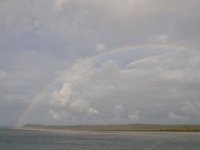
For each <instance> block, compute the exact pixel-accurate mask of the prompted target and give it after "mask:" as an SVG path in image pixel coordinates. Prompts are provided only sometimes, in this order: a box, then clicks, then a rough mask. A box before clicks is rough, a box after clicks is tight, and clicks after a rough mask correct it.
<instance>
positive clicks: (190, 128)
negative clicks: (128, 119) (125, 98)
mask: <svg viewBox="0 0 200 150" xmlns="http://www.w3.org/2000/svg"><path fill="white" fill-rule="evenodd" d="M22 128H23V129H36V130H37V129H38V130H83V131H84V130H85V131H128V132H131V131H133V132H151V131H152V132H155V131H157V132H200V125H183V124H170V125H160V124H126V125H73V126H57V125H41V124H27V125H24V126H23V127H22Z"/></svg>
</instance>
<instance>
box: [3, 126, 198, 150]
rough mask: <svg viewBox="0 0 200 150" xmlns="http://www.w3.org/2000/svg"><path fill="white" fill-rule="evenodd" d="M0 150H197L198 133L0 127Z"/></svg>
mask: <svg viewBox="0 0 200 150" xmlns="http://www.w3.org/2000/svg"><path fill="white" fill-rule="evenodd" d="M0 150H200V133H167V132H166V133H127V134H111V133H110V134H100V133H93V134H91V133H77V132H76V133H55V132H38V131H17V130H9V129H4V130H3V129H1V130H0Z"/></svg>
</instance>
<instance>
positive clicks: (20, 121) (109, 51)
mask: <svg viewBox="0 0 200 150" xmlns="http://www.w3.org/2000/svg"><path fill="white" fill-rule="evenodd" d="M138 48H162V49H164V48H170V49H175V50H177V49H184V48H185V47H181V46H178V45H129V46H123V47H118V48H112V49H106V50H102V51H98V52H96V53H95V54H93V55H91V56H89V57H85V58H82V59H81V60H79V62H78V63H77V62H75V63H74V65H72V66H71V67H70V68H69V69H68V70H67V71H70V70H71V69H73V68H74V67H81V66H84V65H86V64H87V63H89V62H92V61H94V60H96V59H97V58H99V57H103V56H106V55H109V54H112V53H117V52H123V51H127V50H135V49H138ZM56 81H57V80H54V81H52V82H51V83H50V84H48V85H47V86H45V87H44V88H43V89H41V92H40V93H39V94H38V95H37V96H36V97H35V98H34V99H33V101H32V103H31V104H30V105H29V106H28V107H27V108H26V109H25V111H24V112H23V113H22V114H21V116H20V117H19V119H18V121H17V123H16V126H17V127H18V126H21V125H22V124H23V121H24V119H25V117H26V116H27V114H29V113H30V111H31V110H33V109H34V106H35V105H36V104H37V103H38V102H40V100H41V99H42V97H43V96H44V93H46V92H47V91H48V90H49V89H50V87H51V86H52V85H53V84H54V83H56Z"/></svg>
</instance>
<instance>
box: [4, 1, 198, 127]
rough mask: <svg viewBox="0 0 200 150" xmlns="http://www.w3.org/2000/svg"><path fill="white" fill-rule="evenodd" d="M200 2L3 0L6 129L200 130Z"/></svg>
mask: <svg viewBox="0 0 200 150" xmlns="http://www.w3.org/2000/svg"><path fill="white" fill-rule="evenodd" d="M199 26H200V1H198V0H190V1H188V0H182V1H179V0H173V1H172V0H168V1H167V0H109V1H106V0H40V1H35V0H29V1H27V0H17V1H13V0H1V1H0V33H1V34H0V125H12V126H14V125H23V124H27V123H38V124H56V125H72V124H123V123H157V124H165V123H168V124H173V123H175V124H177V123H179V124H181V123H183V124H199V123H200V92H199V91H200V69H199V66H200V30H199Z"/></svg>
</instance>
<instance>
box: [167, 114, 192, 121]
mask: <svg viewBox="0 0 200 150" xmlns="http://www.w3.org/2000/svg"><path fill="white" fill-rule="evenodd" d="M168 118H169V119H170V120H173V121H187V120H188V119H189V117H188V116H181V115H177V114H175V113H173V112H170V113H168Z"/></svg>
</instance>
